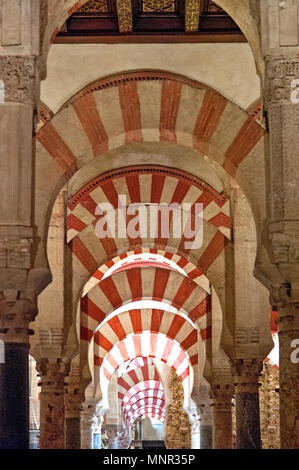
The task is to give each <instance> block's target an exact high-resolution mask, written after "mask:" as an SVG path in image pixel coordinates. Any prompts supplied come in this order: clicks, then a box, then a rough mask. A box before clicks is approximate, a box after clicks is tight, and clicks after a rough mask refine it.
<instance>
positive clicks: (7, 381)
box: [0, 343, 29, 449]
mask: <svg viewBox="0 0 299 470" xmlns="http://www.w3.org/2000/svg"><path fill="white" fill-rule="evenodd" d="M28 353H29V346H28V344H19V343H7V344H5V363H4V364H0V449H28V448H29V356H28Z"/></svg>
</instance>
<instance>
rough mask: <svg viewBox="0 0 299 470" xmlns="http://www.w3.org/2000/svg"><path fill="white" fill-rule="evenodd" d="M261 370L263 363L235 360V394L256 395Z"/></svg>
mask: <svg viewBox="0 0 299 470" xmlns="http://www.w3.org/2000/svg"><path fill="white" fill-rule="evenodd" d="M262 370H263V361H262V360H260V359H258V358H254V359H237V360H236V361H235V363H234V365H233V371H234V383H235V387H236V393H238V392H239V393H257V391H258V386H259V385H258V383H259V376H260V374H261V372H262Z"/></svg>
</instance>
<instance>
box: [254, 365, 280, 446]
mask: <svg viewBox="0 0 299 470" xmlns="http://www.w3.org/2000/svg"><path fill="white" fill-rule="evenodd" d="M260 385H261V386H260V389H259V394H260V417H261V438H262V443H263V449H279V448H280V432H279V431H280V430H279V426H280V419H279V371H278V370H277V369H276V368H275V367H274V366H272V365H271V364H270V363H269V362H264V367H263V372H262V375H261V377H260Z"/></svg>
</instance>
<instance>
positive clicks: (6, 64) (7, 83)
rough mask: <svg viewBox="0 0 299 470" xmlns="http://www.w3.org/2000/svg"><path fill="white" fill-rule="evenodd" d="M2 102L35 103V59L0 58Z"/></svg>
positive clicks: (24, 57)
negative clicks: (2, 88)
mask: <svg viewBox="0 0 299 470" xmlns="http://www.w3.org/2000/svg"><path fill="white" fill-rule="evenodd" d="M1 80H2V81H3V82H4V91H3V93H2V94H3V95H4V96H3V98H4V99H2V101H4V102H10V101H17V102H19V103H24V104H34V103H35V101H36V99H35V98H36V59H35V57H34V56H0V81H1Z"/></svg>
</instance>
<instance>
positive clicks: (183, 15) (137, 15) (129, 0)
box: [55, 0, 245, 43]
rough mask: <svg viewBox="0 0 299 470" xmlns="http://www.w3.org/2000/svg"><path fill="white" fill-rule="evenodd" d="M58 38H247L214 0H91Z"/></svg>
mask: <svg viewBox="0 0 299 470" xmlns="http://www.w3.org/2000/svg"><path fill="white" fill-rule="evenodd" d="M55 42H56V43H86V42H92V43H95V42H99V43H100V42H104V43H110V42H112V43H121V42H127V43H129V42H132V43H133V42H147V43H150V42H245V38H244V36H243V34H242V33H241V31H240V29H239V28H238V26H237V25H236V24H235V22H234V21H233V20H232V18H231V17H230V16H229V15H228V14H227V13H226V12H224V11H223V10H222V9H221V8H220V7H218V5H216V4H215V3H214V2H213V1H211V0H90V1H89V2H87V3H86V4H85V5H83V6H82V7H81V8H80V9H79V10H77V11H76V12H75V13H73V15H72V16H71V17H70V18H69V19H68V20H67V22H66V23H65V25H64V27H63V28H62V29H61V31H60V33H59V34H58V35H57V37H56V39H55Z"/></svg>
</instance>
